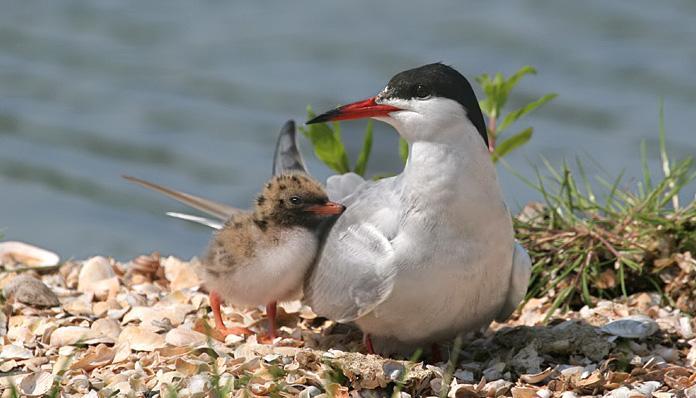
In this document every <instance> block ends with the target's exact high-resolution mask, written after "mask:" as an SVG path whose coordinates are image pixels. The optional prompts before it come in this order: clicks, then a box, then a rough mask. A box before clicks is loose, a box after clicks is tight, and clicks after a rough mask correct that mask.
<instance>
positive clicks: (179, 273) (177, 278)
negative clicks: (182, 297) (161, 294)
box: [161, 257, 201, 291]
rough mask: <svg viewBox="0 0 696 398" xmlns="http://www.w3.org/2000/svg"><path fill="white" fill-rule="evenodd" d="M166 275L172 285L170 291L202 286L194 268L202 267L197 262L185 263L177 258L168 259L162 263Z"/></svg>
mask: <svg viewBox="0 0 696 398" xmlns="http://www.w3.org/2000/svg"><path fill="white" fill-rule="evenodd" d="M161 264H162V267H164V275H165V277H166V278H167V280H168V281H169V283H170V286H169V289H170V290H171V291H176V290H180V289H185V288H187V287H197V286H199V285H200V284H201V281H200V279H199V278H198V274H196V271H195V269H194V267H200V263H198V261H197V260H191V262H188V263H185V262H183V261H181V260H179V259H177V258H175V257H167V258H166V259H164V260H163V261H161Z"/></svg>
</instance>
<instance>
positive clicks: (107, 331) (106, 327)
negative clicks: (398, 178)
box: [90, 318, 121, 340]
mask: <svg viewBox="0 0 696 398" xmlns="http://www.w3.org/2000/svg"><path fill="white" fill-rule="evenodd" d="M90 329H92V330H94V331H95V332H97V333H100V334H102V335H104V336H107V337H111V338H112V339H114V340H117V339H118V336H119V335H120V334H121V325H120V324H119V323H118V321H116V320H115V319H109V318H101V319H97V320H96V321H94V323H92V326H91V327H90Z"/></svg>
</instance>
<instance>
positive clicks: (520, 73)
mask: <svg viewBox="0 0 696 398" xmlns="http://www.w3.org/2000/svg"><path fill="white" fill-rule="evenodd" d="M536 73H537V71H536V69H534V67H532V66H529V65H525V66H523V67H521V68H520V69H518V70H517V72H515V73H514V74H513V75H512V76H510V77H509V78H508V79H507V81H506V82H505V96H506V97H507V95H508V94H510V91H511V90H512V89H513V87H515V86H516V85H517V83H519V81H520V79H521V78H523V77H524V76H525V75H536Z"/></svg>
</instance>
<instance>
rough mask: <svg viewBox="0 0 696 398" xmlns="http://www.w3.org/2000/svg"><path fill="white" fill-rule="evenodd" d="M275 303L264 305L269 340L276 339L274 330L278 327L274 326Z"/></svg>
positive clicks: (276, 335)
mask: <svg viewBox="0 0 696 398" xmlns="http://www.w3.org/2000/svg"><path fill="white" fill-rule="evenodd" d="M276 304H277V303H276V302H275V301H274V302H272V303H270V304H268V305H266V316H267V317H268V336H269V337H270V338H271V339H275V338H276V337H278V334H277V333H276V330H277V329H278V325H276Z"/></svg>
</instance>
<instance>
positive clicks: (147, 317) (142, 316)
mask: <svg viewBox="0 0 696 398" xmlns="http://www.w3.org/2000/svg"><path fill="white" fill-rule="evenodd" d="M193 310H194V308H193V306H192V305H189V304H170V305H155V306H154V307H144V306H139V307H133V308H132V309H131V310H130V311H129V312H128V313H127V314H126V315H125V316H124V317H123V322H124V323H128V322H131V321H134V320H139V321H140V325H141V326H142V327H144V328H148V329H154V328H155V326H154V324H153V322H162V321H164V320H165V319H169V321H170V322H171V324H172V325H174V326H178V325H180V324H181V323H182V322H183V321H184V318H185V317H186V314H188V313H189V312H191V311H193Z"/></svg>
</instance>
